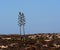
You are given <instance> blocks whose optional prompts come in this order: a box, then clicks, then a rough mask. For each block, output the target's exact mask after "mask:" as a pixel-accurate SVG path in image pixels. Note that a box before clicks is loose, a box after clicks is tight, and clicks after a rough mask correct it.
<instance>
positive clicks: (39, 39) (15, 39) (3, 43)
mask: <svg viewBox="0 0 60 50" xmlns="http://www.w3.org/2000/svg"><path fill="white" fill-rule="evenodd" d="M20 37H21V38H20ZM0 50H60V34H56V33H53V34H50V33H48V34H32V35H25V36H24V35H21V36H20V35H0Z"/></svg>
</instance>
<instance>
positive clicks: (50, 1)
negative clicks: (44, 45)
mask: <svg viewBox="0 0 60 50" xmlns="http://www.w3.org/2000/svg"><path fill="white" fill-rule="evenodd" d="M20 11H21V12H23V13H24V15H25V18H26V25H25V31H26V33H42V32H44V33H49V32H51V33H52V32H60V0H0V34H10V33H11V34H12V33H17V34H19V26H18V25H17V24H18V22H17V21H18V13H19V12H20Z"/></svg>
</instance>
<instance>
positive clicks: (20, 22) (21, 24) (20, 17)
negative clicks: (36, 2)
mask: <svg viewBox="0 0 60 50" xmlns="http://www.w3.org/2000/svg"><path fill="white" fill-rule="evenodd" d="M18 25H19V28H20V35H21V34H22V31H23V34H24V35H25V29H24V26H25V16H24V13H21V12H19V15H18Z"/></svg>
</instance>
